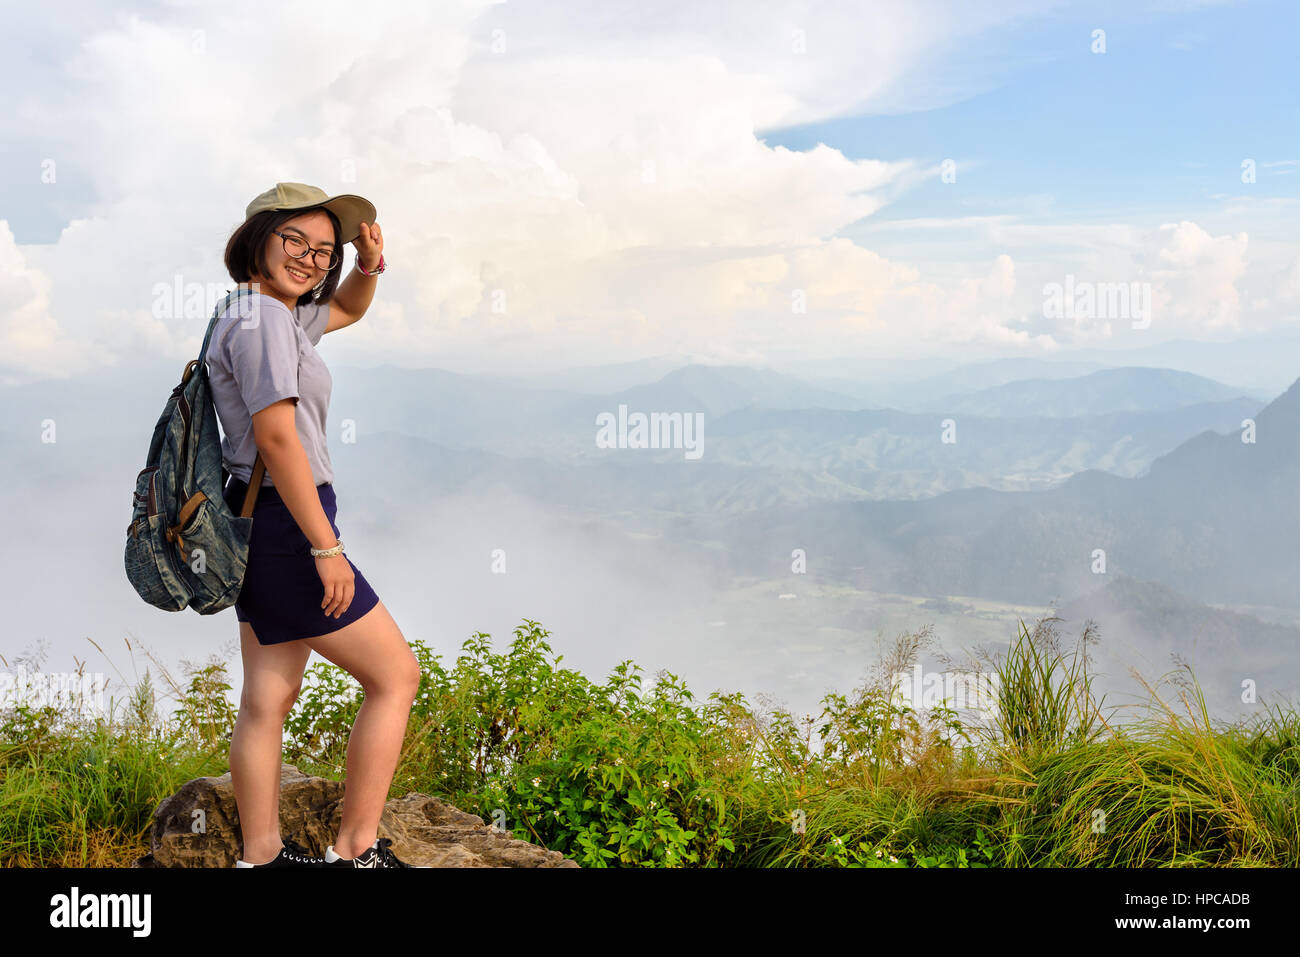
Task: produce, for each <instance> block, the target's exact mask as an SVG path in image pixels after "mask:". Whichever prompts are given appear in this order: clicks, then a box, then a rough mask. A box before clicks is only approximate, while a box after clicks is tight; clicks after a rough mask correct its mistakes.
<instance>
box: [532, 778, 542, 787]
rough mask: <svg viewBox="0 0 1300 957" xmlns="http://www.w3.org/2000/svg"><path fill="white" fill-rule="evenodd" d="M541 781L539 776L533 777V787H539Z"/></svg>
mask: <svg viewBox="0 0 1300 957" xmlns="http://www.w3.org/2000/svg"><path fill="white" fill-rule="evenodd" d="M541 783H542V779H541V778H533V787H539V786H541Z"/></svg>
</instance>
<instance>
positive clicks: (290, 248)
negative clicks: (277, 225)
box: [271, 229, 339, 272]
mask: <svg viewBox="0 0 1300 957" xmlns="http://www.w3.org/2000/svg"><path fill="white" fill-rule="evenodd" d="M271 232H273V233H275V235H277V236H279V237H280V241H281V242H282V243H284V251H285V252H286V253H287V254H288V255H290V256H292V257H293V258H294V259H302V258H304V257H305V256H306V255H307V254H308V253H311V254H312V261H313V262H315V263H316V265H317V266H318V267H320V268H321V269H324V270H325V271H326V272H329V271H330V270H331V269H333V268H334V267H335V266H337V265H338V264H339V254H338V253H336V252H332V251H331V250H328V249H312V248H311V247H310V246H308V245H307V240H305V239H303V238H302V237H301V236H289V235H286V234H285V233H282V232H280V231H279V230H278V229H273V230H271ZM321 256H324V257H325V259H324V260H322V259H321Z"/></svg>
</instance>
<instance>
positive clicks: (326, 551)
mask: <svg viewBox="0 0 1300 957" xmlns="http://www.w3.org/2000/svg"><path fill="white" fill-rule="evenodd" d="M342 554H343V539H341V538H340V539H339V543H338V544H337V545H335V546H334V547H333V548H315V547H313V548H312V550H311V557H312V558H330V557H332V556H334V555H342Z"/></svg>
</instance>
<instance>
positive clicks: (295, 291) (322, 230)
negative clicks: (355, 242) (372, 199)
mask: <svg viewBox="0 0 1300 957" xmlns="http://www.w3.org/2000/svg"><path fill="white" fill-rule="evenodd" d="M277 232H278V233H281V234H283V235H276V233H272V234H271V235H270V236H269V237H268V238H267V241H266V269H267V275H265V276H256V275H255V276H254V277H253V278H254V279H256V280H257V281H258V282H260V283H262V284H263V285H264V286H269V287H270V288H269V289H267V288H263V289H262V290H261V291H262V292H265V293H267V294H268V295H272V296H274V297H275V298H276V299H279V300H281V301H283V302H286V303H287V304H289V307H290V308H291V309H292V308H293V305H292V304H294V303H296V302H297V301H298V297H299V296H302V295H303V294H304V293H309V292H311V290H312V289H313V287H315V286H316V284H317V283H319V282H320V281H321V280H322V279H324V278H325V275H326V270H325V269H324V268H323V266H322V265H321V262H323V261H324V260H325V259H326V256H325V253H334V254H335V258H338V257H339V255H341V251H340V250H337V249H335V248H334V227H333V225H332V224H331V223H330V218H329V217H328V216H327V215H325V213H324V211H322V210H319V209H316V210H312V211H311V212H309V213H303V214H302V215H301V216H296V217H294V218H293V219H290V220H288V221H287V222H285V223H284V224H282V225H281V226H280V227H279V229H278V230H277ZM285 237H288V239H287V240H286V239H285ZM295 240H299V241H301V242H306V243H307V245H308V246H310V247H311V249H312V250H324V252H322V253H321V254H320V255H317V253H316V252H314V251H313V252H308V251H306V250H302V251H303V252H304V253H305V254H304V255H303V257H302V258H301V259H295V258H294V257H293V256H291V255H290V254H289V252H287V251H286V249H285V246H286V244H287V245H288V247H289V249H290V250H293V251H294V252H298V251H299V250H300V247H301V242H297V243H295ZM317 260H320V261H321V262H318V261H317ZM334 268H336V269H337V268H338V267H337V265H336V266H335V267H334Z"/></svg>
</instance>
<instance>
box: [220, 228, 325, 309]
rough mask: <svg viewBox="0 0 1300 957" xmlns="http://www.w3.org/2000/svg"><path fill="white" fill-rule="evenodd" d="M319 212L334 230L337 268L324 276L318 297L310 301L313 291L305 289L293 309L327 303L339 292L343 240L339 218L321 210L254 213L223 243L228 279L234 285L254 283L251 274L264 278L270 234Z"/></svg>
mask: <svg viewBox="0 0 1300 957" xmlns="http://www.w3.org/2000/svg"><path fill="white" fill-rule="evenodd" d="M318 209H319V210H321V211H323V212H324V213H325V215H326V216H328V217H329V219H330V225H332V226H333V227H334V251H335V252H336V253H337V254H338V257H339V264H338V265H337V266H335V267H334V268H333V269H331V270H330V271H329V272H328V273H327V274H326V276H325V284H324V285H323V286H321V287H320V295H319V297H313V292H314V288H313V289H308V290H307V291H306V292H305V293H303V294H302V295H301V296H299V297H298V302H297V303H296V305H299V306H305V305H307V304H308V303H311V302H319V303H326V302H329V301H330V299H331V298H332V297H333V295H334V290H335V289H337V288H338V285H339V276H340V275H342V273H343V243H342V238H343V237H342V230H341V227H340V226H339V218H338V217H337V216H335V215H334V213H333V211H332V210H329V209H326V208H325V207H324V206H311V207H308V208H307V209H266V210H263V211H262V212H260V213H255V214H254V215H253V217H252V218H251V219H249V220H248V221H247V222H244V223H241V224H240V225H239V226H238V227H237V228H236V229H235V231H234V232H233V233H231V235H230V240H229V241H228V242H227V243H226V271H227V272H228V273H230V278H231V279H233V280H235V282H239V283H246V282H252V281H253V272H254V271H256V272H257V273H258V274H259V275H262V276H265V275H266V274H267V270H266V243H267V240H268V239H270V238H271V235H272V230H276V229H279V228H280V227H281V226H283V225H284V224H285V223H287V222H288V221H289V220H291V219H296V218H297V217H299V216H301V215H303V214H304V213H310V212H313V211H315V210H318Z"/></svg>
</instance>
